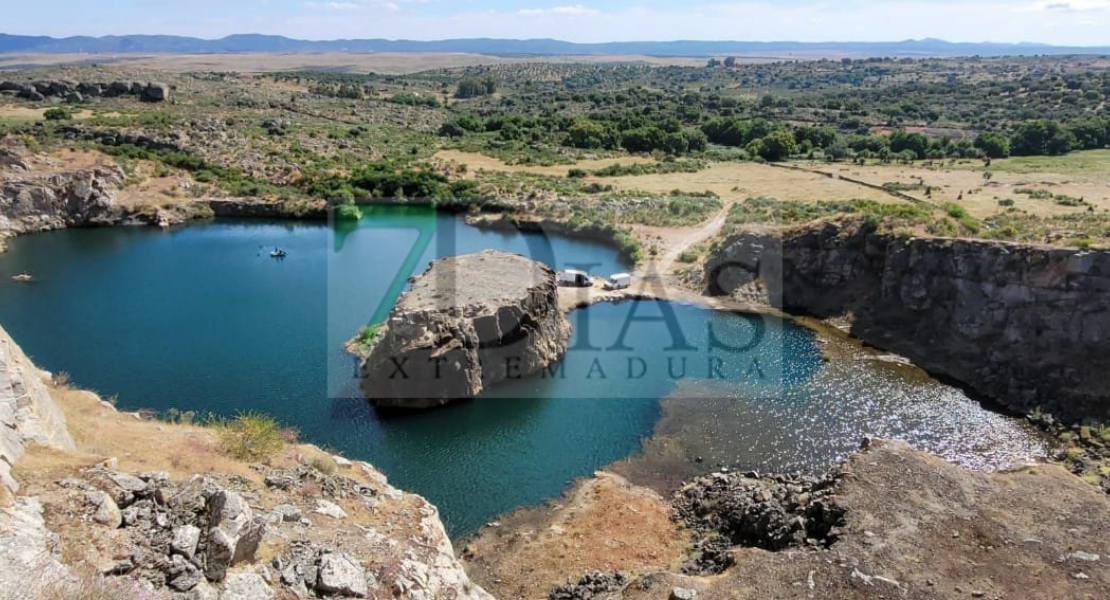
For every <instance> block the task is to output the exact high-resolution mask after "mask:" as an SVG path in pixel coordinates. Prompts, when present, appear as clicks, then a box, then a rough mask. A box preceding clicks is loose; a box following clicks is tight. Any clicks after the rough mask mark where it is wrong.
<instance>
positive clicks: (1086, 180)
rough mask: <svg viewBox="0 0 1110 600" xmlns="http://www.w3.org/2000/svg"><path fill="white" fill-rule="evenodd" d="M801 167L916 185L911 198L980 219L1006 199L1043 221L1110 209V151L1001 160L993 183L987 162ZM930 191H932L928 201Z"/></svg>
mask: <svg viewBox="0 0 1110 600" xmlns="http://www.w3.org/2000/svg"><path fill="white" fill-rule="evenodd" d="M799 166H803V167H805V168H807V169H813V170H816V171H821V172H825V173H831V174H835V175H836V176H839V177H849V178H851V179H855V180H859V181H864V182H867V183H869V184H873V185H880V186H881V185H883V184H889V183H898V184H902V185H904V186H913V185H915V184H916V185H918V186H920V189H913V190H907V191H905V193H906V194H909V195H910V196H913V197H915V198H919V199H922V200H927V201H929V202H932V203H934V204H938V205H939V204H942V203H945V202H955V203H957V204H960V205H961V206H963V207H964V208H966V209H967V211H968V212H969V213H971V215H972V216H975V217H977V218H984V217H988V216H990V215H992V214H995V213H997V212H998V211H999V210H1000V209H1001V208H1002V207H1001V205H1000V204H999V201H1004V200H1013V201H1014V206H1016V207H1017V208H1020V209H1022V210H1025V211H1026V212H1028V213H1030V214H1033V215H1037V216H1053V215H1061V214H1067V213H1072V212H1077V211H1086V210H1087V206H1086V205H1087V204H1089V205H1091V206H1093V207H1094V208H1095V209H1096V210H1102V209H1110V151H1105V150H1094V151H1088V152H1073V153H1071V154H1069V155H1067V156H1061V157H1040V156H1039V157H1020V158H1010V159H1006V160H995V161H993V163H992V165H991V167H990V169H989V172H990V177H989V178H987V177H985V175H984V174H985V173H987V172H988V169H987V168H985V167H984V166H983V163H982V162H981V161H966V162H961V163H957V164H955V165H944V166H940V167H929V166H925V165H924V164H922V163H918V164H914V165H879V164H869V165H866V166H859V165H849V164H833V165H830V164H827V163H800V165H799ZM925 186H928V187H931V188H932V193H931V194H930V195H929V196H928V197H926V195H925V189H924V187H925ZM1030 192H1033V193H1030ZM1049 196H1051V197H1049ZM1063 196H1066V197H1070V198H1075V199H1083V200H1084V202H1085V203H1086V204H1085V205H1082V206H1068V205H1067V204H1066V203H1065V204H1061V203H1060V202H1059V197H1063ZM780 198H781V197H780Z"/></svg>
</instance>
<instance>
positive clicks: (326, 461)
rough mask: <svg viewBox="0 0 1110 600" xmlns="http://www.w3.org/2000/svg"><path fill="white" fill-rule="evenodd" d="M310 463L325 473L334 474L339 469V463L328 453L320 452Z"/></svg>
mask: <svg viewBox="0 0 1110 600" xmlns="http://www.w3.org/2000/svg"><path fill="white" fill-rule="evenodd" d="M309 464H310V465H311V466H312V468H313V469H316V470H317V471H319V472H321V473H323V474H324V475H334V474H335V472H336V471H338V470H339V464H338V463H336V462H335V459H334V458H332V457H330V456H328V455H327V454H320V455H318V456H314V457H312V460H310V461H309Z"/></svg>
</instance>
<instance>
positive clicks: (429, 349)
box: [361, 250, 570, 409]
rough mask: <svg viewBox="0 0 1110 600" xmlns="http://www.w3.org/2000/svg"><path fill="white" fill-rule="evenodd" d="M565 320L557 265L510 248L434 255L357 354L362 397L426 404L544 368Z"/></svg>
mask: <svg viewBox="0 0 1110 600" xmlns="http://www.w3.org/2000/svg"><path fill="white" fill-rule="evenodd" d="M569 338H570V325H569V323H567V321H566V318H565V317H564V316H563V313H562V311H560V310H559V299H558V289H557V286H556V283H555V273H554V271H552V270H551V269H550V268H548V267H547V266H546V265H544V264H542V263H539V262H536V261H533V260H530V259H528V258H525V257H523V256H520V255H517V254H510V253H507V252H496V251H488V250H487V251H484V252H479V253H477V254H468V255H464V256H456V257H449V258H441V259H439V260H436V261H433V262H432V263H431V265H430V266H429V267H428V269H427V270H426V271H425V272H424V273H423V274H421V275H419V276H417V277H415V278H413V280H412V287H411V289H410V290H409V291H408V292H406V293H405V294H403V295H402V296H401V298H400V300H398V302H397V305H396V306H395V307H394V308H393V310H392V312H391V313H390V315H389V319H388V321H387V322H386V323H385V324H383V325H382V328H381V330H380V332H379V334H378V338H377V341H376V343H375V344H374V347H373V349H372V350H371V351H370V353H369V356H368V358H366V360H365V361H364V362H363V364H362V369H361V372H362V385H363V390H364V391H365V393H366V397H367V398H369V399H370V400H371V402H373V403H374V404H375V405H376V406H377V407H379V408H383V409H426V408H431V407H435V406H441V405H444V404H447V403H450V402H453V401H456V400H463V399H468V398H473V397H474V396H477V395H478V394H479V393H481V391H482V390H483V389H485V388H486V387H488V386H490V385H492V384H495V383H498V382H501V381H505V380H509V379H519V378H522V377H526V376H528V375H531V374H533V373H536V372H539V371H540V370H541V369H544V368H546V367H547V366H548V365H550V364H551V363H552V362H554V361H556V360H558V359H559V358H560V357H561V356H562V355H563V353H564V352H566V348H567V341H568V340H569Z"/></svg>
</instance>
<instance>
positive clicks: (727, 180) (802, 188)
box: [435, 150, 900, 202]
mask: <svg viewBox="0 0 1110 600" xmlns="http://www.w3.org/2000/svg"><path fill="white" fill-rule="evenodd" d="M435 157H436V158H438V159H440V160H445V161H453V162H455V163H457V164H461V165H466V166H467V168H468V169H470V170H480V169H484V170H486V171H500V172H505V173H530V174H533V175H550V176H555V177H565V176H566V175H567V171H568V170H569V169H572V168H579V169H586V170H593V169H600V168H604V167H608V166H611V165H614V164H618V163H619V164H624V165H632V164H649V163H653V162H655V161H654V160H652V159H649V158H644V157H636V156H631V157H629V156H625V157H620V158H605V159H597V160H581V161H578V162H576V163H574V164H572V165H554V166H532V165H506V164H505V163H504V162H502V161H501V160H498V159H496V158H491V157H488V156H485V155H482V154H477V153H473V152H461V151H458V150H445V151H442V152H439V153H437V154H436V155H435ZM585 181H587V182H596V183H598V184H602V185H612V186H613V188H614V189H615V190H618V191H641V192H648V193H652V194H669V193H670V192H671V191H672V190H680V191H683V192H704V191H711V192H714V193H715V194H717V195H718V196H720V197H721V198H722V199H724V200H743V199H746V198H752V197H756V196H769V197H773V198H778V199H779V200H791V201H798V202H816V201H819V200H854V199H864V200H876V201H879V202H900V200H898V199H897V198H895V197H893V196H891V195H890V194H887V193H885V192H882V191H879V190H874V189H869V188H867V187H865V186H861V185H856V184H854V183H849V182H847V181H839V180H836V179H830V178H828V177H825V176H822V175H818V174H813V173H805V172H802V171H794V170H790V169H783V168H779V167H772V166H768V165H763V164H757V163H748V162H735V163H733V162H728V163H725V162H719V163H710V164H709V167H708V168H706V169H703V170H701V171H698V172H697V173H665V174H653V175H628V176H624V177H588V178H586V179H585Z"/></svg>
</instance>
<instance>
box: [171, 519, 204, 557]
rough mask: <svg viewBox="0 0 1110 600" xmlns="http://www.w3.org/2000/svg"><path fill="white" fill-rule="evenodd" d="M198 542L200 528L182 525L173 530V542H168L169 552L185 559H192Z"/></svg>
mask: <svg viewBox="0 0 1110 600" xmlns="http://www.w3.org/2000/svg"><path fill="white" fill-rule="evenodd" d="M199 542H200V528H199V527H196V526H195V525H182V526H181V527H178V528H176V529H174V530H173V540H172V541H171V542H170V550H172V551H173V552H176V553H177V554H180V555H182V556H184V557H185V558H193V555H194V554H195V553H196V551H197V543H199Z"/></svg>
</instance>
